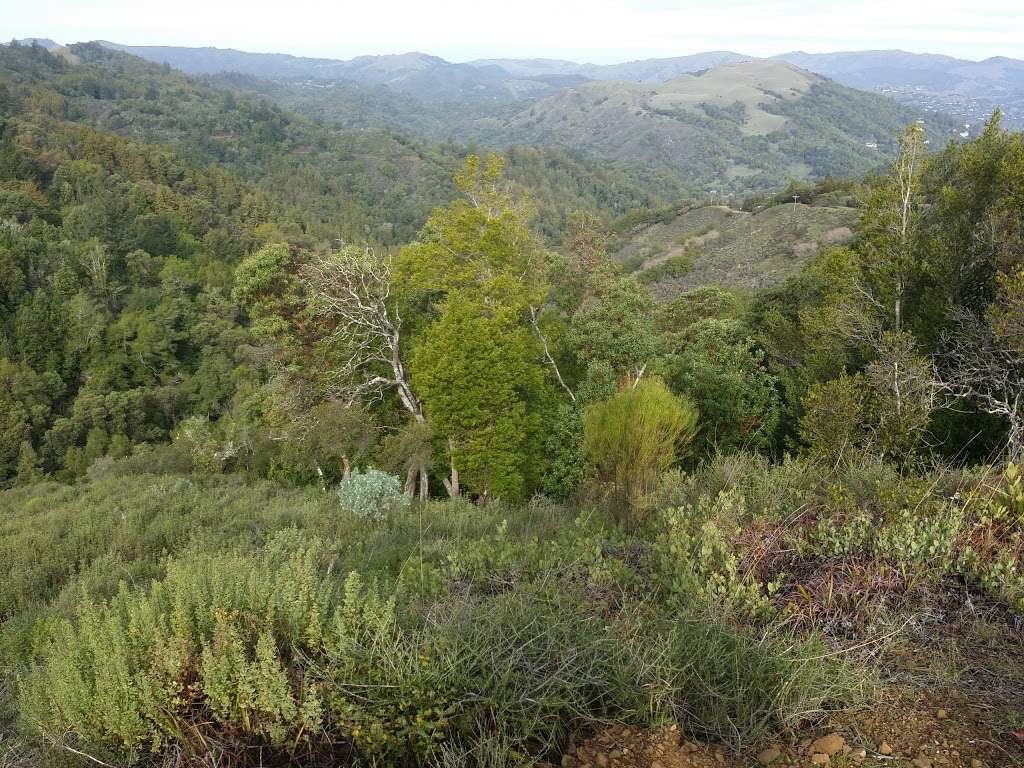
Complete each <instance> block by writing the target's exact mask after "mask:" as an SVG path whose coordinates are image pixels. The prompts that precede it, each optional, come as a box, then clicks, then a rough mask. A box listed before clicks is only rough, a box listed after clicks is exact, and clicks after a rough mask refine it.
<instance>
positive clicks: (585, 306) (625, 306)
mask: <svg viewBox="0 0 1024 768" xmlns="http://www.w3.org/2000/svg"><path fill="white" fill-rule="evenodd" d="M588 283H589V285H588V290H587V293H586V295H585V296H584V299H583V302H582V304H580V306H579V307H578V308H577V309H576V311H575V312H574V313H573V314H572V316H571V318H570V320H569V328H568V332H567V335H566V344H567V345H568V346H569V348H570V349H571V351H572V354H573V356H574V357H575V359H576V361H577V363H578V365H579V366H581V367H582V369H583V371H584V372H586V371H587V370H588V369H592V368H595V367H602V368H604V369H607V370H609V371H610V372H611V373H612V375H613V376H614V377H615V378H616V379H622V378H624V377H630V378H631V380H634V381H636V380H639V379H641V378H642V377H643V375H644V372H645V371H646V370H647V368H648V366H649V365H650V364H651V363H652V362H653V361H654V359H655V358H656V357H657V356H658V354H659V352H660V351H661V349H660V338H659V335H658V333H657V332H656V329H655V323H654V313H655V304H654V299H653V298H652V297H651V294H650V292H649V291H648V290H647V289H646V288H645V287H644V286H642V285H640V284H639V283H638V282H637V281H636V280H635V279H634V278H632V277H627V276H623V275H619V274H617V273H616V272H615V271H613V270H611V269H609V268H607V267H606V268H603V269H598V270H596V271H595V272H593V273H591V274H590V275H589V276H588Z"/></svg>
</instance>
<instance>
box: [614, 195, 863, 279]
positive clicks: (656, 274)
mask: <svg viewBox="0 0 1024 768" xmlns="http://www.w3.org/2000/svg"><path fill="white" fill-rule="evenodd" d="M859 219H860V211H859V210H857V209H856V208H849V207H843V206H819V205H805V204H802V203H797V204H794V203H790V204H788V205H774V206H771V207H768V208H765V209H764V210H761V211H758V212H756V213H750V212H747V211H742V210H736V209H734V208H729V207H727V206H724V205H709V206H696V207H682V208H680V209H678V210H677V211H676V212H675V213H674V214H672V215H667V216H659V217H658V218H657V220H655V221H652V222H647V223H641V224H638V225H635V226H633V227H630V228H629V229H627V230H626V231H624V232H622V233H620V234H619V236H618V238H617V239H616V240H615V241H614V243H613V254H614V256H615V258H616V259H617V260H619V261H620V262H622V263H623V264H624V265H625V266H626V267H627V268H628V269H630V270H633V271H635V272H636V273H637V275H638V278H639V279H640V281H641V282H643V283H646V284H648V285H649V286H650V288H651V291H652V292H653V293H654V294H655V296H657V297H659V298H661V299H666V298H670V297H671V296H674V295H676V294H678V293H680V292H683V291H688V290H691V289H693V288H697V287H699V286H704V285H717V286H720V287H723V288H731V289H741V290H759V289H763V288H770V287H774V286H776V285H779V284H781V283H782V282H784V281H785V280H786V279H788V278H790V277H793V276H794V275H796V274H798V273H799V272H800V270H801V268H802V267H803V266H804V265H805V264H806V263H807V261H808V259H809V258H810V257H811V256H812V255H813V254H814V253H815V252H816V251H817V250H818V249H819V248H820V247H822V246H825V245H835V244H839V243H844V242H846V241H847V240H849V239H850V238H851V237H852V235H853V230H854V229H855V228H856V225H857V222H858V220H859Z"/></svg>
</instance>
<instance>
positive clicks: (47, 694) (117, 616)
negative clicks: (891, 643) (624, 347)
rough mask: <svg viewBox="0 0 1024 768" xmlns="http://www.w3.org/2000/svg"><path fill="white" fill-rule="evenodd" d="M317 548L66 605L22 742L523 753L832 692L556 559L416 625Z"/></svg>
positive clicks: (230, 760)
mask: <svg viewBox="0 0 1024 768" xmlns="http://www.w3.org/2000/svg"><path fill="white" fill-rule="evenodd" d="M585 548H586V546H585V545H584V546H582V547H581V548H580V549H581V550H582V549H585ZM324 554H325V553H324V552H323V548H322V545H321V544H320V543H319V542H317V541H312V542H304V541H303V537H302V536H301V535H300V534H299V533H298V532H286V533H283V534H281V535H279V536H277V537H275V538H274V539H273V540H272V541H271V542H270V543H269V545H268V546H267V547H266V548H265V550H264V551H262V552H260V553H258V554H256V555H250V556H244V555H240V554H234V553H229V554H223V555H209V554H206V555H195V556H191V557H186V558H182V559H179V560H175V561H171V562H170V563H168V566H167V576H166V577H165V578H164V579H163V580H161V581H158V582H154V583H153V585H152V586H151V588H150V590H149V591H148V592H129V591H128V590H127V589H125V588H122V590H121V591H120V592H119V594H118V595H117V597H116V598H114V599H113V600H112V601H110V602H108V603H96V602H93V601H90V600H84V601H83V602H82V603H81V604H80V605H79V607H78V610H77V612H76V618H75V619H73V620H62V621H59V622H57V623H55V624H54V625H53V626H52V628H51V631H49V632H48V633H47V634H48V636H47V637H45V638H43V639H42V640H41V641H40V643H39V644H38V653H37V657H36V659H35V662H34V663H33V665H32V667H31V669H30V670H29V671H28V672H27V674H26V675H25V677H24V679H23V680H22V684H21V690H20V714H21V719H22V723H23V725H24V726H25V732H26V733H34V734H36V735H43V736H45V737H47V739H49V740H54V741H57V742H58V743H62V742H63V740H64V739H68V738H70V739H72V740H73V741H72V742H71V744H73V745H74V746H75V748H77V749H81V750H85V751H88V752H89V754H91V755H94V756H97V757H98V758H99V759H103V760H107V761H111V762H113V763H116V764H119V765H128V764H134V763H136V762H138V761H140V760H142V758H143V756H144V755H145V754H146V753H147V752H154V753H156V754H157V759H158V760H159V759H160V756H161V755H163V756H168V755H175V754H177V755H181V754H182V753H184V754H188V755H190V756H192V757H194V758H195V759H196V760H197V761H198V762H204V763H211V764H214V763H216V764H232V765H237V766H245V765H255V764H257V763H259V764H268V763H272V764H284V763H286V762H287V763H289V764H321V763H324V764H328V763H330V764H350V763H352V762H353V758H355V761H356V762H359V761H360V760H362V761H366V762H370V763H388V764H398V763H402V764H404V763H407V762H408V763H415V764H423V763H424V762H430V761H433V760H439V761H442V762H444V761H445V760H446V758H445V755H448V756H451V755H454V754H459V753H466V752H468V751H472V746H471V745H472V744H480V743H490V742H493V741H494V740H495V739H500V740H501V744H502V748H504V749H506V750H508V752H509V753H510V754H521V755H525V754H527V753H530V754H536V751H537V750H538V749H540V750H541V751H543V750H545V749H546V748H555V747H558V746H559V745H560V743H561V742H562V740H563V739H564V737H565V736H566V734H567V733H568V732H569V731H570V730H571V729H576V728H579V727H588V726H592V725H594V724H596V723H599V722H605V721H607V720H608V719H609V718H613V719H615V720H618V721H621V722H627V723H636V724H646V723H649V722H650V721H651V720H652V719H654V720H665V719H668V718H673V719H675V720H677V721H678V722H680V724H681V725H682V726H683V727H684V728H685V729H687V731H688V732H692V733H695V734H702V735H707V736H711V737H714V738H718V739H728V740H729V741H731V742H732V743H734V744H737V745H738V744H741V743H745V742H747V741H749V740H753V739H756V738H758V737H759V736H760V735H761V734H762V733H763V732H764V731H765V729H768V728H776V727H780V726H784V725H787V724H792V723H793V722H794V721H795V720H796V719H797V718H798V717H802V716H807V715H808V714H810V713H813V712H815V711H819V710H820V708H821V707H822V706H823V705H824V704H825V703H826V702H827V701H833V700H835V701H842V700H844V697H846V696H848V695H849V693H850V691H849V689H848V688H844V686H846V684H847V678H846V677H844V676H842V675H837V674H836V667H835V665H834V664H832V663H831V662H824V663H823V660H822V658H821V657H822V654H821V652H820V648H819V646H818V645H816V644H811V645H807V644H805V643H802V642H799V641H796V640H794V638H792V637H788V636H784V635H774V634H762V635H749V634H746V633H741V632H738V631H737V630H735V629H734V628H732V627H730V626H728V625H726V624H724V623H720V622H718V621H716V620H713V619H706V618H698V617H697V616H696V615H690V614H688V613H686V612H683V613H680V611H679V610H678V609H672V610H666V608H665V606H664V604H661V603H657V602H653V601H646V600H643V599H641V600H639V601H638V600H629V601H627V602H625V603H624V604H622V605H621V606H619V608H618V610H616V611H615V612H614V613H609V612H607V611H605V610H601V609H600V606H598V605H595V604H594V601H593V599H592V598H593V593H592V592H591V591H590V590H591V589H592V588H591V587H590V586H588V585H587V583H586V580H584V582H583V583H580V582H578V581H575V580H574V579H572V578H570V579H563V578H561V577H560V576H558V573H559V571H560V570H561V569H562V568H563V567H564V558H563V562H562V563H560V564H558V565H557V566H555V567H553V568H552V569H551V570H549V571H547V572H546V573H543V574H540V575H539V576H537V578H535V579H533V580H532V581H530V582H521V583H518V584H515V585H512V586H511V587H507V588H506V589H504V590H503V591H499V592H496V593H490V594H488V593H466V594H463V595H462V596H460V597H458V598H446V599H445V600H443V601H441V602H438V603H434V604H432V605H427V606H424V608H425V610H422V611H415V610H407V608H410V607H412V606H399V605H398V604H397V603H396V597H395V595H394V594H393V593H392V592H391V591H390V590H389V589H387V588H385V587H381V586H378V585H377V584H375V583H372V582H368V581H366V580H364V579H363V578H362V577H360V576H359V575H358V574H355V573H353V574H350V575H349V576H348V577H347V579H346V580H345V582H344V585H343V587H342V588H340V589H339V588H338V587H337V586H336V582H335V581H332V579H331V577H330V576H329V575H328V572H329V569H324V568H323V567H322V564H323V561H324V559H325V558H324ZM339 749H340V750H341V752H338V750H339ZM346 750H347V752H346ZM260 761H262V762H260Z"/></svg>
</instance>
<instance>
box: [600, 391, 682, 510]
mask: <svg viewBox="0 0 1024 768" xmlns="http://www.w3.org/2000/svg"><path fill="white" fill-rule="evenodd" d="M696 428H697V409H696V408H695V407H694V406H693V404H692V403H691V402H690V401H689V400H687V399H686V398H685V397H680V396H678V395H674V394H672V392H670V391H669V389H668V388H667V387H666V386H665V385H664V384H663V383H662V382H660V381H658V380H657V379H647V380H645V381H640V382H637V383H636V385H635V386H627V387H626V388H624V389H623V390H621V391H620V392H619V393H618V394H617V395H615V396H614V397H613V398H612V399H611V400H606V401H604V402H600V403H594V404H592V405H589V406H587V408H586V410H585V411H584V413H583V430H584V437H583V450H584V453H585V454H586V456H587V458H588V459H589V460H590V462H591V464H593V466H594V467H595V469H596V470H597V476H598V479H599V480H600V481H601V482H602V483H604V484H605V485H607V486H608V487H609V488H610V490H611V492H612V495H613V498H614V500H615V502H616V507H617V508H618V510H619V511H620V513H623V514H625V515H627V516H628V515H629V514H630V513H631V511H633V510H635V509H637V508H638V507H639V506H640V505H641V504H642V503H643V500H644V499H645V498H646V497H647V496H648V495H649V494H650V493H652V492H653V491H654V490H655V489H656V487H657V484H658V480H659V478H660V477H661V474H662V472H664V471H665V470H666V469H668V468H669V467H670V466H672V464H674V463H675V462H676V460H677V459H678V458H679V456H680V455H681V454H682V453H683V452H684V451H685V450H686V449H687V447H688V445H689V443H690V442H691V441H692V440H693V437H694V435H695V433H696Z"/></svg>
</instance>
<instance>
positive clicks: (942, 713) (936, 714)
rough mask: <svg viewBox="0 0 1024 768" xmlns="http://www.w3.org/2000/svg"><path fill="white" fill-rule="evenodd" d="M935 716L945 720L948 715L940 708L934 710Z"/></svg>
mask: <svg viewBox="0 0 1024 768" xmlns="http://www.w3.org/2000/svg"><path fill="white" fill-rule="evenodd" d="M935 716H936V717H937V718H939V720H945V719H946V718H947V717H949V715H948V714H946V710H944V709H940V710H939V711H938V712H936V713H935Z"/></svg>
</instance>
